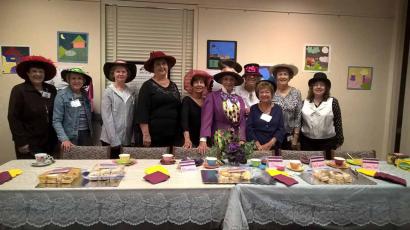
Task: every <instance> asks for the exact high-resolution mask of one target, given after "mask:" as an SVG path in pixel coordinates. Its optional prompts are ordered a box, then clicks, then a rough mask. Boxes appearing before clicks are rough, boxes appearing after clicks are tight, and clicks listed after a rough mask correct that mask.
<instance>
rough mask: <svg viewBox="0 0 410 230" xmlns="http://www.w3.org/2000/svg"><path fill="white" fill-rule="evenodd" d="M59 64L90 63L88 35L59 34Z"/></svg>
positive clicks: (74, 33) (75, 33)
mask: <svg viewBox="0 0 410 230" xmlns="http://www.w3.org/2000/svg"><path fill="white" fill-rule="evenodd" d="M57 41H58V44H57V46H58V47H57V57H58V61H59V62H72V63H87V62H88V33H78V32H57Z"/></svg>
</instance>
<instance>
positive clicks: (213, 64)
mask: <svg viewBox="0 0 410 230" xmlns="http://www.w3.org/2000/svg"><path fill="white" fill-rule="evenodd" d="M236 45H237V44H236V41H222V40H208V42H207V59H206V67H207V68H208V69H218V63H219V61H220V60H226V59H229V60H233V61H236V55H237V54H236Z"/></svg>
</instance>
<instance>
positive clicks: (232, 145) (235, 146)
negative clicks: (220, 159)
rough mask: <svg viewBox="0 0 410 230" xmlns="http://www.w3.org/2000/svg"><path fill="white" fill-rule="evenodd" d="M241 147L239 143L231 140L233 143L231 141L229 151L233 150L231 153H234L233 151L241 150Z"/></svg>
mask: <svg viewBox="0 0 410 230" xmlns="http://www.w3.org/2000/svg"><path fill="white" fill-rule="evenodd" d="M239 147H240V145H239V143H236V142H231V143H229V147H228V150H229V152H231V153H232V152H236V151H238V150H239Z"/></svg>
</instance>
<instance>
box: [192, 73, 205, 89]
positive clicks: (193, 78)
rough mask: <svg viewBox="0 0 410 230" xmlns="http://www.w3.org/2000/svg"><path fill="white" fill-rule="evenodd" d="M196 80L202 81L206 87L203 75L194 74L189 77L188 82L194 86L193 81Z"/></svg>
mask: <svg viewBox="0 0 410 230" xmlns="http://www.w3.org/2000/svg"><path fill="white" fill-rule="evenodd" d="M196 81H203V82H204V83H205V87H208V82H207V81H206V78H205V77H204V76H201V75H194V76H193V77H192V78H191V82H190V84H191V86H194V82H196Z"/></svg>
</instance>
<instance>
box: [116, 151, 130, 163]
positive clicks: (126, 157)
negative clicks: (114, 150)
mask: <svg viewBox="0 0 410 230" xmlns="http://www.w3.org/2000/svg"><path fill="white" fill-rule="evenodd" d="M118 156H119V157H120V161H122V162H129V161H130V159H131V157H130V154H127V153H122V154H120V155H118Z"/></svg>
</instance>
